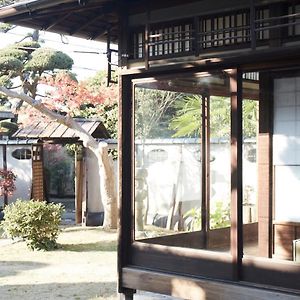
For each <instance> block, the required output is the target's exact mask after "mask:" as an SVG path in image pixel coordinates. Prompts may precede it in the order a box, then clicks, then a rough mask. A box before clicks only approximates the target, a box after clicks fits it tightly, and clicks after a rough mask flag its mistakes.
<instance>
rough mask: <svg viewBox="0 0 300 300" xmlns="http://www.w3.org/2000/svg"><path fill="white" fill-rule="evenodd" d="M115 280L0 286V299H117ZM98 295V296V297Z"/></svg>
mask: <svg viewBox="0 0 300 300" xmlns="http://www.w3.org/2000/svg"><path fill="white" fill-rule="evenodd" d="M116 290H117V284H116V282H97V283H96V282H92V283H91V282H74V283H49V284H28V285H7V286H1V287H0V293H1V299H10V300H15V299H22V300H40V299H53V300H54V299H73V300H88V299H117V292H116ZM98 297H99V298H98Z"/></svg>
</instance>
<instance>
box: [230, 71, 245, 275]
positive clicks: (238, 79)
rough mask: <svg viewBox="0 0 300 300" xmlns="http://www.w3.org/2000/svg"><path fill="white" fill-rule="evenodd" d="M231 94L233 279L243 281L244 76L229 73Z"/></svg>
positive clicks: (235, 72) (234, 72)
mask: <svg viewBox="0 0 300 300" xmlns="http://www.w3.org/2000/svg"><path fill="white" fill-rule="evenodd" d="M228 74H229V76H230V79H229V82H230V92H231V234H230V239H231V255H232V263H233V272H234V274H233V278H234V279H235V280H240V279H241V270H242V268H241V265H242V257H243V232H242V230H243V229H242V228H243V218H242V203H243V192H242V190H243V179H242V178H243V168H242V159H243V157H242V143H243V140H242V137H243V131H242V74H241V72H240V71H239V70H237V69H234V70H231V71H229V72H228Z"/></svg>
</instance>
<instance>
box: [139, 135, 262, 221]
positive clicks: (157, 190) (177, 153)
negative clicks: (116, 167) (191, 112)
mask: <svg viewBox="0 0 300 300" xmlns="http://www.w3.org/2000/svg"><path fill="white" fill-rule="evenodd" d="M249 144H251V145H252V147H254V148H255V141H252V142H249ZM154 149H161V150H164V151H166V152H167V159H166V160H163V161H158V162H151V163H150V164H147V156H148V155H149V153H150V151H152V150H154ZM200 149H201V145H200V144H195V143H192V142H191V141H190V142H189V141H185V142H182V143H176V144H175V143H172V141H169V142H166V140H163V139H162V140H156V141H151V140H149V141H146V144H145V145H144V146H143V145H141V144H137V145H136V151H137V157H138V159H137V160H138V162H137V164H139V161H141V158H142V156H143V155H142V153H143V151H144V159H145V165H144V166H145V168H146V169H147V171H148V175H147V177H146V183H147V189H148V203H149V204H148V205H149V209H148V222H151V220H153V217H154V216H155V214H157V213H158V214H159V215H165V216H166V215H168V213H169V210H170V206H171V203H172V201H173V199H174V197H176V199H177V200H178V201H182V210H183V213H185V212H186V211H188V210H189V209H191V208H193V207H195V208H197V207H200V205H201V178H202V174H201V159H200V154H199V150H200ZM200 152H201V151H200ZM230 161H231V160H230V145H229V143H228V142H225V141H223V142H220V141H216V142H213V143H212V144H211V163H210V168H211V205H212V209H213V207H214V204H215V203H216V202H217V201H223V202H224V203H225V204H226V203H229V201H230V174H231V170H230ZM243 179H244V186H249V187H251V189H252V193H251V197H250V202H251V203H253V204H256V191H257V166H256V162H250V161H248V160H247V159H244V175H243ZM174 193H176V196H174Z"/></svg>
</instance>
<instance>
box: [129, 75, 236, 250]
mask: <svg viewBox="0 0 300 300" xmlns="http://www.w3.org/2000/svg"><path fill="white" fill-rule="evenodd" d="M228 83H229V80H228V75H227V74H226V73H225V72H224V73H221V72H220V73H216V74H213V75H212V74H208V73H205V74H203V73H199V74H185V75H184V76H182V75H181V76H175V75H174V76H172V77H161V78H155V79H151V78H149V79H147V80H146V79H144V80H143V81H134V82H133V84H134V115H135V128H134V131H135V141H134V144H135V201H134V207H135V239H136V240H140V241H143V242H148V243H157V244H163V245H170V246H180V247H190V248H199V249H213V250H217V251H228V250H229V245H230V228H229V226H230V217H229V211H230V204H229V199H230V155H229V137H230V98H229V97H230V91H229V84H228ZM209 107H210V109H209ZM225 123H226V124H225ZM220 124H223V125H221V126H220ZM224 125H225V126H224ZM210 137H211V139H210ZM224 161H225V163H224ZM211 169H212V170H211ZM203 172H205V174H203ZM210 197H211V200H212V202H211V203H212V205H211V206H210ZM210 207H211V210H210ZM209 224H211V227H210V225H209Z"/></svg>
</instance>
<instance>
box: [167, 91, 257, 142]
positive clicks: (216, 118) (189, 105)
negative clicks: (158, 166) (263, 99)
mask: <svg viewBox="0 0 300 300" xmlns="http://www.w3.org/2000/svg"><path fill="white" fill-rule="evenodd" d="M201 103H202V99H201V96H198V95H193V96H188V97H184V98H182V99H180V100H179V101H176V104H175V106H176V108H177V111H176V116H175V117H174V118H173V119H172V121H171V124H170V129H173V130H175V131H176V132H175V134H174V135H173V136H174V137H199V136H200V135H201V125H200V122H201ZM257 120H258V116H257V101H253V100H244V101H243V136H244V138H250V137H255V136H256V130H257ZM210 135H211V137H214V138H224V137H229V135H230V99H229V98H228V97H215V96H212V97H210Z"/></svg>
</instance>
